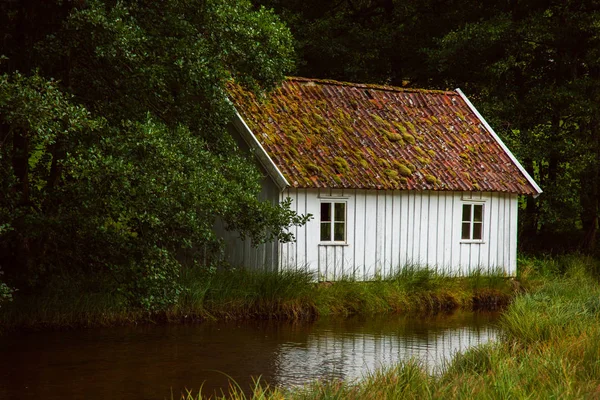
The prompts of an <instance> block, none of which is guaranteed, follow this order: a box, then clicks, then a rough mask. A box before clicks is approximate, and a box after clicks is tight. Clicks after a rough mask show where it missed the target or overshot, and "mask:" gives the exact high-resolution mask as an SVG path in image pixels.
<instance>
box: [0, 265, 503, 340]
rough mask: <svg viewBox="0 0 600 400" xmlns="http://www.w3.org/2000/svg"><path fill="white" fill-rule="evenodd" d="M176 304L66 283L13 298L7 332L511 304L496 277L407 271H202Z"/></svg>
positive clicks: (2, 322)
mask: <svg viewBox="0 0 600 400" xmlns="http://www.w3.org/2000/svg"><path fill="white" fill-rule="evenodd" d="M180 279H181V281H180V283H181V286H182V287H183V290H182V292H181V294H180V297H179V299H178V302H177V303H176V304H175V305H173V306H170V307H169V308H167V309H166V310H163V311H161V312H158V313H148V312H144V311H143V310H140V309H136V308H132V307H130V306H129V305H128V303H127V301H126V298H125V297H123V296H122V295H121V294H120V293H119V292H115V291H112V290H111V285H110V281H109V280H107V279H106V278H102V277H99V276H91V277H90V276H61V277H60V278H56V279H55V280H54V281H53V282H50V283H49V284H48V285H47V286H46V287H45V288H44V290H43V291H40V292H35V293H21V292H17V293H16V294H15V296H14V297H15V298H14V301H13V302H12V303H9V304H7V305H5V306H3V307H2V309H0V326H2V327H3V329H18V328H24V329H45V328H68V327H91V326H108V325H120V324H132V323H156V322H193V321H204V320H223V319H251V318H252V319H286V320H310V319H314V318H318V317H319V316H325V315H336V316H349V315H356V314H362V315H374V314H384V313H436V312H440V311H448V310H453V309H457V308H462V309H474V308H487V309H491V308H497V307H500V306H504V305H506V304H508V302H509V301H510V299H511V298H512V297H513V290H512V287H511V285H510V282H508V281H507V279H506V278H505V277H504V276H502V275H501V274H500V273H498V272H494V271H493V272H491V273H484V272H482V271H474V272H473V273H472V274H471V275H469V276H467V277H457V276H452V275H451V274H447V273H444V272H443V271H436V270H433V269H429V268H421V267H418V266H415V265H408V266H405V267H404V268H400V269H399V270H398V271H397V273H396V274H394V275H392V276H389V277H386V278H378V279H375V280H373V281H368V282H359V281H356V280H353V279H351V278H343V279H341V280H340V281H338V282H325V283H316V282H315V281H314V277H313V276H312V275H311V274H308V273H305V272H301V271H285V272H280V273H277V272H266V271H252V270H246V269H207V268H196V269H186V270H184V271H182V273H181V276H180Z"/></svg>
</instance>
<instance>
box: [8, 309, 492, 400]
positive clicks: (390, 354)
mask: <svg viewBox="0 0 600 400" xmlns="http://www.w3.org/2000/svg"><path fill="white" fill-rule="evenodd" d="M496 318H497V314H487V313H486V314H473V313H456V314H453V315H438V316H435V317H427V318H423V317H402V316H386V317H385V318H369V319H362V318H351V319H344V320H335V319H322V320H319V321H316V322H314V323H303V324H299V323H296V324H291V323H273V322H250V323H249V322H244V323H205V324H198V325H175V326H173V325H171V326H139V327H126V328H106V329H94V330H81V331H67V332H50V333H48V332H44V333H27V334H18V335H5V336H0V399H43V400H53V399H61V400H64V399H125V398H127V399H165V398H166V399H171V390H172V392H173V398H174V399H178V398H179V397H180V393H181V392H182V391H183V390H184V388H191V389H195V390H197V389H198V388H200V386H201V385H203V384H204V385H203V390H204V392H205V393H213V392H214V391H215V390H218V391H220V390H221V388H226V387H227V383H228V378H227V376H230V377H231V378H233V379H235V380H236V381H237V382H238V383H239V384H240V385H241V386H242V387H244V388H247V387H248V386H249V385H250V383H251V382H252V378H251V376H255V377H256V376H261V381H264V382H268V383H269V384H271V385H281V386H287V387H289V386H294V385H301V384H303V383H306V382H309V381H311V380H315V379H347V380H352V379H357V378H360V377H361V376H363V375H364V374H366V373H368V372H369V371H373V370H374V369H376V368H379V367H382V366H389V365H393V364H394V363H397V362H398V361H401V360H405V359H409V358H411V357H414V358H417V359H419V360H421V361H422V362H423V364H425V365H426V366H427V368H428V369H429V370H430V371H431V372H432V373H435V372H436V371H438V372H439V370H440V368H441V367H442V365H443V363H444V360H447V359H449V358H450V357H451V356H452V355H453V354H454V353H456V352H457V351H460V350H464V349H466V348H468V347H470V346H474V345H477V344H480V343H485V342H488V341H490V340H494V339H495V338H496V337H497V335H498V330H497V329H496V328H495V327H494V322H495V320H496ZM225 374H226V375H227V376H226V375H225Z"/></svg>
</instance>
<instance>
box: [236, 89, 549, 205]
mask: <svg viewBox="0 0 600 400" xmlns="http://www.w3.org/2000/svg"><path fill="white" fill-rule="evenodd" d="M230 94H231V97H232V100H233V102H234V104H235V106H236V108H237V110H238V112H239V113H240V115H241V117H242V118H243V120H244V121H245V122H246V124H247V125H248V127H249V128H250V130H251V131H252V132H253V133H254V135H255V136H256V138H257V139H258V141H259V142H260V143H261V144H262V146H263V147H264V149H265V150H266V152H267V153H268V154H269V156H270V157H271V159H272V160H273V162H274V163H275V165H276V166H277V167H278V168H279V170H280V171H281V173H282V174H283V175H284V176H285V178H286V179H287V180H288V182H289V183H290V185H292V186H294V187H301V188H324V187H328V188H355V189H400V190H404V189H407V190H459V191H469V190H471V191H496V192H510V193H520V194H537V191H536V189H535V188H534V187H533V186H532V184H531V183H530V182H529V181H528V179H527V178H526V176H525V175H523V173H522V172H521V171H520V170H519V168H518V167H517V166H516V164H515V163H514V162H513V161H512V160H511V158H510V156H509V155H508V154H506V152H504V151H503V149H502V147H501V146H500V144H499V143H498V142H497V141H496V140H495V139H494V137H493V136H492V134H491V133H490V132H488V131H487V130H486V128H485V127H484V126H483V124H482V121H481V120H480V119H479V118H478V117H477V115H475V113H474V112H473V111H472V110H471V109H470V108H469V106H468V105H467V103H466V102H465V101H464V100H463V98H462V97H461V96H460V95H459V94H458V93H457V92H451V91H433V90H415V89H402V88H396V87H390V86H377V85H363V84H352V83H343V82H335V81H328V80H315V79H305V78H288V79H287V80H285V81H284V82H283V84H282V86H281V87H280V88H279V89H277V90H275V91H274V92H273V93H271V94H270V95H269V96H268V98H266V99H257V98H256V97H255V96H254V95H253V94H252V93H249V92H247V91H245V90H243V89H241V87H239V86H237V85H235V84H231V86H230Z"/></svg>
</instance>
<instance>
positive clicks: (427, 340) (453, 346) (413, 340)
mask: <svg viewBox="0 0 600 400" xmlns="http://www.w3.org/2000/svg"><path fill="white" fill-rule="evenodd" d="M408 322H409V324H410V326H406V327H405V329H402V328H401V327H399V326H398V324H394V323H392V324H389V325H390V326H391V327H393V328H395V329H400V331H395V330H393V329H386V330H380V331H377V330H375V331H374V330H372V329H367V330H365V331H364V332H359V331H356V330H354V329H349V330H345V329H341V330H339V331H335V330H319V331H318V332H315V334H314V335H310V336H309V337H308V339H307V342H306V343H305V344H303V345H302V346H298V345H294V344H293V343H285V344H283V345H281V346H280V349H279V351H278V352H277V355H276V358H277V361H276V365H277V366H278V367H277V369H276V371H275V374H274V376H273V377H272V378H271V379H273V381H275V382H285V384H286V385H287V386H289V385H290V384H299V385H301V384H304V383H306V382H307V381H311V380H314V379H328V378H333V379H350V380H352V379H358V378H361V377H362V376H364V374H366V373H369V372H373V371H375V370H376V369H378V368H381V367H386V366H387V367H390V366H394V365H396V364H398V363H399V362H402V361H408V360H410V359H414V360H416V361H418V362H419V363H421V364H422V365H424V366H425V367H426V369H427V370H428V371H429V372H431V373H436V372H439V371H440V370H441V369H442V368H443V367H444V365H445V363H446V362H448V361H450V360H451V358H452V356H454V355H455V354H456V353H457V352H459V351H465V350H467V349H469V348H471V347H473V346H476V345H479V344H483V343H487V342H489V341H491V340H495V339H496V337H497V335H498V329H497V328H495V327H493V326H492V325H490V324H481V325H476V324H474V323H473V321H470V323H469V324H461V325H458V326H448V327H437V328H436V327H435V325H431V324H429V323H426V324H424V326H423V329H422V330H419V328H418V326H415V324H414V322H415V320H414V319H409V320H408ZM301 371H304V375H303V374H302V372H301Z"/></svg>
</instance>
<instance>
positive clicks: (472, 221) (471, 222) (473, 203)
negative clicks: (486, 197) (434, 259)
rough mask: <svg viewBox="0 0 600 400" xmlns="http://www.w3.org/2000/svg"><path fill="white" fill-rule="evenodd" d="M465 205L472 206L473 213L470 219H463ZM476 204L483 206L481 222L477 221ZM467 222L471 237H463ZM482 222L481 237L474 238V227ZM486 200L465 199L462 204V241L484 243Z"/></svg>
mask: <svg viewBox="0 0 600 400" xmlns="http://www.w3.org/2000/svg"><path fill="white" fill-rule="evenodd" d="M464 206H471V213H470V214H471V215H470V216H469V220H463V210H464ZM475 206H480V207H481V222H480V221H475ZM465 223H468V224H469V237H468V238H466V239H465V238H463V225H464V224H465ZM479 223H480V224H481V238H478V239H474V238H473V233H474V227H475V224H479ZM485 225H486V221H485V202H483V201H463V202H462V203H461V205H460V228H459V229H460V242H461V243H484V242H485Z"/></svg>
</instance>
